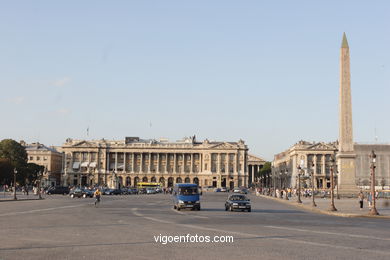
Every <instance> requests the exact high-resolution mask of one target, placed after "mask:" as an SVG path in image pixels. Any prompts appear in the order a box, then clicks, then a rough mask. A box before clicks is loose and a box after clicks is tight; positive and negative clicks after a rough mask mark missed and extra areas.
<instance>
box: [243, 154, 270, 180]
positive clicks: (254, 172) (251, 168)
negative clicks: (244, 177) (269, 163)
mask: <svg viewBox="0 0 390 260" xmlns="http://www.w3.org/2000/svg"><path fill="white" fill-rule="evenodd" d="M265 163H266V161H265V160H264V159H263V158H260V157H258V156H254V155H252V154H248V163H247V167H248V170H247V172H248V183H249V184H251V183H253V182H259V181H260V180H258V179H257V178H258V177H259V174H260V170H261V168H263V166H264V164H265Z"/></svg>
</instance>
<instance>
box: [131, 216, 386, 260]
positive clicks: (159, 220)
mask: <svg viewBox="0 0 390 260" xmlns="http://www.w3.org/2000/svg"><path fill="white" fill-rule="evenodd" d="M132 211H133V214H134V215H136V216H138V217H142V218H145V219H148V220H151V221H156V222H160V223H165V224H173V225H176V226H182V227H187V228H192V229H199V230H206V231H213V232H220V233H226V234H235V235H239V236H244V237H251V238H264V239H267V240H281V241H287V242H291V243H298V244H305V245H312V246H319V247H331V248H337V249H343V250H355V251H359V252H362V251H364V252H368V253H374V254H383V255H390V252H389V251H379V250H373V249H366V248H356V247H349V246H340V245H332V244H326V243H316V242H310V241H305V240H299V239H295V238H294V239H290V238H283V237H270V236H261V235H256V234H250V233H244V232H237V231H229V230H221V229H217V228H210V227H203V226H198V225H192V224H178V223H174V222H172V221H165V220H161V219H157V218H152V217H147V216H145V215H143V214H141V213H139V212H138V208H133V209H132ZM269 227H273V226H269Z"/></svg>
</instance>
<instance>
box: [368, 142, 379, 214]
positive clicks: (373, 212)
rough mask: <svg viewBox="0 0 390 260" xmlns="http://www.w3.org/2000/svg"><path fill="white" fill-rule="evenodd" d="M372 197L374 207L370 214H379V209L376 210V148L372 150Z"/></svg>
mask: <svg viewBox="0 0 390 260" xmlns="http://www.w3.org/2000/svg"><path fill="white" fill-rule="evenodd" d="M370 158H371V167H370V168H371V198H372V207H371V210H370V212H369V215H379V213H378V211H377V210H376V204H375V163H376V154H375V152H374V150H372V152H371V155H370Z"/></svg>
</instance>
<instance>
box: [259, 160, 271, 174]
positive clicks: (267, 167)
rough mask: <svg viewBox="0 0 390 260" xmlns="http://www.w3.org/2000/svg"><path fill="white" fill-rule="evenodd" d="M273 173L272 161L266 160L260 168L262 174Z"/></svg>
mask: <svg viewBox="0 0 390 260" xmlns="http://www.w3.org/2000/svg"><path fill="white" fill-rule="evenodd" d="M269 173H271V162H266V163H265V164H264V166H263V168H261V169H260V176H265V175H267V174H269Z"/></svg>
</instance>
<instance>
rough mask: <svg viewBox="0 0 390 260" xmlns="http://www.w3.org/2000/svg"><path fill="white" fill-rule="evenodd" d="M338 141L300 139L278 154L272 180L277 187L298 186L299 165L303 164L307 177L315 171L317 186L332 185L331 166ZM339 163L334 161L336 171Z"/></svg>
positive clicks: (273, 163) (315, 184) (275, 158)
mask: <svg viewBox="0 0 390 260" xmlns="http://www.w3.org/2000/svg"><path fill="white" fill-rule="evenodd" d="M337 146H338V144H337V142H331V143H324V142H318V143H316V142H306V141H299V142H298V143H296V144H294V145H293V146H292V147H290V148H289V149H288V150H286V151H284V152H282V153H279V154H276V155H275V156H274V160H273V162H272V176H271V178H273V180H272V182H273V181H274V182H275V184H276V187H282V188H284V187H294V188H295V187H296V186H297V183H298V182H297V176H298V175H297V174H298V168H297V167H298V166H301V165H302V166H303V167H302V170H303V172H304V176H303V178H305V177H309V176H310V175H311V174H313V173H314V180H315V181H314V186H315V187H316V188H327V187H330V168H331V165H332V159H331V158H332V156H333V158H334V159H336V153H337ZM336 164H337V163H336V162H334V164H333V167H334V173H335V175H336V172H337V165H336Z"/></svg>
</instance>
